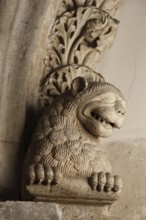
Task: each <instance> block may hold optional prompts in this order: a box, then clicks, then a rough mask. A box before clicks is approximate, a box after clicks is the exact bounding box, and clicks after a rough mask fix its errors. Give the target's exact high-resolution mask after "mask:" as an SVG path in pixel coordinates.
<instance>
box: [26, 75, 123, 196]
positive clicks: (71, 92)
mask: <svg viewBox="0 0 146 220" xmlns="http://www.w3.org/2000/svg"><path fill="white" fill-rule="evenodd" d="M125 111H126V103H125V100H124V97H123V95H122V94H121V92H120V91H119V89H117V88H116V87H114V86H113V85H111V84H109V83H107V82H104V81H103V80H101V79H100V80H97V81H90V80H88V79H85V78H83V77H76V78H75V79H74V80H72V82H71V85H70V89H67V90H66V91H65V92H63V94H61V95H59V96H58V97H56V98H55V99H54V101H53V102H52V104H51V105H49V107H48V108H47V109H46V111H45V112H44V114H43V116H42V117H41V119H40V121H39V123H38V126H37V128H36V131H35V133H34V135H33V138H32V142H31V145H30V146H29V149H28V153H27V157H26V162H25V170H26V171H25V173H26V174H25V179H26V181H27V184H57V183H59V181H60V180H61V179H62V178H63V176H84V177H87V178H89V179H90V181H89V184H90V185H91V187H92V189H98V190H100V191H101V190H105V191H107V192H108V191H110V190H113V191H115V192H116V191H118V190H120V189H121V187H122V184H121V179H120V177H119V176H113V175H112V173H111V166H110V163H109V161H108V160H107V157H106V155H105V153H104V151H103V150H102V149H101V147H100V145H99V138H100V137H108V136H110V135H112V133H113V130H114V129H115V128H121V126H122V125H123V122H124V118H125Z"/></svg>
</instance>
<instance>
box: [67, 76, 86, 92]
mask: <svg viewBox="0 0 146 220" xmlns="http://www.w3.org/2000/svg"><path fill="white" fill-rule="evenodd" d="M87 86H88V81H87V80H86V79H85V78H83V77H80V76H79V77H76V78H75V79H74V80H73V81H72V83H71V89H72V90H74V91H75V92H82V91H83V90H84V89H86V88H87Z"/></svg>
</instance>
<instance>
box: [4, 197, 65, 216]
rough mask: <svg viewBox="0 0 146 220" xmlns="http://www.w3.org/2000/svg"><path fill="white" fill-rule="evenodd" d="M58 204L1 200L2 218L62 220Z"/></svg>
mask: <svg viewBox="0 0 146 220" xmlns="http://www.w3.org/2000/svg"><path fill="white" fill-rule="evenodd" d="M61 219H62V210H61V208H60V207H59V205H57V204H52V203H43V202H10V201H7V202H0V220H61Z"/></svg>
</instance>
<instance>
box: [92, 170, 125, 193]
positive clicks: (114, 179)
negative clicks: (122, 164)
mask: <svg viewBox="0 0 146 220" xmlns="http://www.w3.org/2000/svg"><path fill="white" fill-rule="evenodd" d="M89 182H90V186H91V188H92V189H93V190H95V189H96V190H98V191H105V192H110V191H113V192H120V191H121V188H122V186H123V183H122V178H121V177H120V176H118V175H115V176H113V175H112V173H109V172H108V173H104V172H100V173H96V172H94V173H92V175H91V177H90V181H89Z"/></svg>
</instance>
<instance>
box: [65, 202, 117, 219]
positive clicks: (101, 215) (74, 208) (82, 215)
mask: <svg viewBox="0 0 146 220" xmlns="http://www.w3.org/2000/svg"><path fill="white" fill-rule="evenodd" d="M61 207H62V220H120V218H118V217H114V216H110V215H109V212H108V207H107V206H103V207H97V206H82V205H62V206H61Z"/></svg>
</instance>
